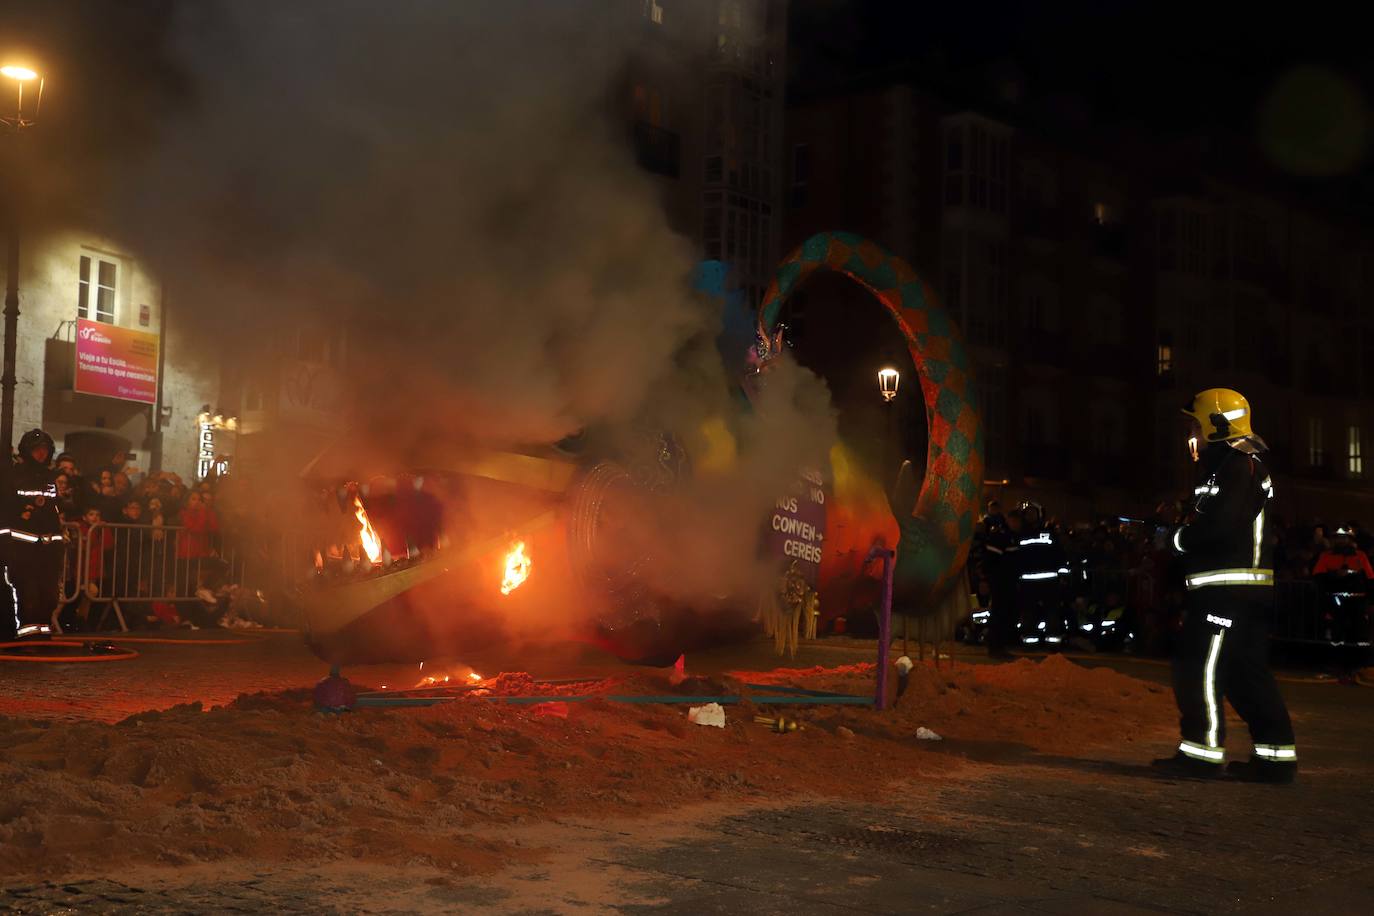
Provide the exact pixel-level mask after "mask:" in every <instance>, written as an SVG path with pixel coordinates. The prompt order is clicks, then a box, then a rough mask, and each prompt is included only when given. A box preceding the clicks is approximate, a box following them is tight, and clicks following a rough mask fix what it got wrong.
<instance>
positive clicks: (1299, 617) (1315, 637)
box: [1270, 579, 1326, 643]
mask: <svg viewBox="0 0 1374 916" xmlns="http://www.w3.org/2000/svg"><path fill="white" fill-rule="evenodd" d="M1273 614H1274V619H1273V624H1272V626H1271V627H1270V634H1271V635H1272V636H1273V638H1274V639H1278V640H1282V641H1284V642H1311V643H1317V642H1325V641H1326V640H1325V633H1324V627H1323V626H1322V596H1321V590H1320V589H1318V588H1317V583H1315V582H1309V581H1306V580H1303V579H1290V580H1280V581H1278V582H1275V583H1274V609H1273Z"/></svg>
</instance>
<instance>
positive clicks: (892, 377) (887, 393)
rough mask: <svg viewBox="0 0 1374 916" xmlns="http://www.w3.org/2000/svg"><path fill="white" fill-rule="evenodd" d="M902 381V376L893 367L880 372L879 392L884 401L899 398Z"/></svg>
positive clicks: (887, 367)
mask: <svg viewBox="0 0 1374 916" xmlns="http://www.w3.org/2000/svg"><path fill="white" fill-rule="evenodd" d="M901 380H902V374H901V373H900V372H898V371H897V370H896V369H893V368H892V367H891V366H886V367H884V368H882V369H879V370H878V391H879V393H880V394H882V396H883V400H884V401H891V400H892V399H893V398H895V397H897V385H898V384H899V383H900V382H901Z"/></svg>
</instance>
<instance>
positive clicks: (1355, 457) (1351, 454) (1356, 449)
mask: <svg viewBox="0 0 1374 916" xmlns="http://www.w3.org/2000/svg"><path fill="white" fill-rule="evenodd" d="M1346 439H1347V442H1348V443H1349V445H1348V446H1347V448H1346V469H1347V470H1349V471H1350V475H1351V476H1352V477H1360V476H1362V475H1363V474H1364V454H1363V453H1362V451H1361V442H1360V428H1359V427H1358V426H1352V427H1350V429H1349V430H1348V435H1347V437H1346Z"/></svg>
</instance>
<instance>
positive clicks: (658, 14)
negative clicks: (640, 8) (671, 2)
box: [644, 0, 663, 25]
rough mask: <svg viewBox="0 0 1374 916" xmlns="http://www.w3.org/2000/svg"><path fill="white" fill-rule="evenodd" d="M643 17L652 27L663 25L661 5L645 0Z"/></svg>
mask: <svg viewBox="0 0 1374 916" xmlns="http://www.w3.org/2000/svg"><path fill="white" fill-rule="evenodd" d="M644 16H645V18H647V19H648V20H649V21H650V22H652V23H653V24H654V25H663V5H662V4H660V3H659V2H658V0H645V2H644Z"/></svg>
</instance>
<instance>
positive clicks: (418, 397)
mask: <svg viewBox="0 0 1374 916" xmlns="http://www.w3.org/2000/svg"><path fill="white" fill-rule="evenodd" d="M637 8H638V4H637V3H635V2H632V0H620V2H617V0H605V2H566V0H464V2H461V3H437V2H425V3H420V2H387V3H385V4H383V3H377V2H360V0H330V2H323V0H319V2H307V0H295V2H291V3H272V4H267V3H243V2H216V3H209V2H198V3H194V4H192V3H186V4H178V5H174V6H172V7H171V8H170V10H171V12H170V15H169V16H168V17H166V18H165V19H164V20H162V21H163V22H164V23H165V25H166V28H165V31H164V32H162V38H163V46H162V47H163V51H164V52H165V54H164V56H165V61H164V64H163V66H164V67H165V72H166V73H170V74H172V75H173V76H172V77H171V78H167V77H165V76H163V77H160V78H158V79H155V80H153V82H155V83H156V85H157V86H158V87H159V90H158V92H157V93H156V94H152V93H150V94H148V95H145V96H143V97H142V98H138V99H135V100H133V101H132V102H131V103H130V107H132V108H135V109H140V110H141V109H142V107H144V106H146V105H149V104H156V105H158V106H160V111H159V114H160V116H159V117H158V118H156V119H152V118H149V117H147V116H146V115H143V116H141V117H140V120H139V124H140V126H141V127H144V128H146V129H147V134H146V140H145V142H143V143H139V144H133V145H131V146H130V147H129V148H127V149H121V150H119V151H117V152H118V156H117V163H116V164H115V165H113V166H111V165H110V164H108V163H104V162H102V163H101V165H100V166H99V167H98V168H93V169H91V170H90V174H91V175H99V176H100V177H101V179H102V182H103V186H102V187H101V188H100V189H99V193H87V192H86V191H85V190H83V191H82V193H80V194H67V195H65V198H66V199H67V200H68V201H69V202H70V201H73V200H77V199H80V200H83V201H87V202H89V201H98V207H97V208H96V209H97V210H98V214H99V215H100V216H101V217H102V218H103V219H104V220H107V221H108V222H109V223H110V225H111V226H112V227H114V228H115V229H116V230H117V231H118V232H119V234H120V235H121V237H123V238H126V239H130V240H131V241H132V243H133V244H134V246H135V248H136V250H137V251H138V253H139V255H140V256H141V257H145V258H148V259H149V260H150V261H151V262H152V263H153V265H154V267H155V268H156V269H157V270H158V271H159V272H160V274H161V275H162V276H163V277H164V278H165V280H166V282H167V285H168V286H167V288H168V297H169V300H170V301H171V302H172V303H173V305H174V307H175V309H176V311H175V312H174V313H173V322H172V325H171V327H172V328H173V331H174V338H173V340H172V343H171V345H172V346H174V347H183V348H202V350H203V352H206V353H207V355H209V354H213V355H215V356H216V357H218V358H219V359H220V360H227V361H229V362H231V363H234V364H236V365H237V366H238V368H239V369H241V371H242V372H243V373H244V374H246V375H249V376H251V375H252V374H253V373H255V372H259V371H266V370H268V369H270V367H271V366H272V364H273V363H274V362H275V361H276V360H278V359H279V358H280V357H281V355H282V350H281V349H280V343H281V341H283V340H285V339H288V338H289V337H290V336H291V335H294V334H295V333H296V331H297V330H298V329H299V328H302V327H305V328H321V329H324V328H329V327H331V326H339V325H341V326H346V327H348V328H349V329H350V332H349V343H348V346H349V349H350V353H349V360H348V362H349V365H350V367H352V368H354V369H356V374H355V375H354V377H353V378H352V379H351V383H352V390H350V391H349V400H350V402H351V403H352V404H353V405H355V415H354V417H353V422H352V424H351V425H352V430H351V433H350V442H349V445H348V447H349V448H354V449H357V450H358V451H359V453H362V452H367V453H372V454H390V455H392V456H397V457H400V456H404V455H406V454H408V453H410V452H411V450H412V449H416V448H418V447H419V446H420V445H421V444H422V443H423V444H424V445H425V447H426V450H427V451H428V452H429V453H430V454H433V452H434V445H435V442H434V440H435V438H436V436H437V437H439V438H441V439H444V440H446V441H452V442H462V441H464V440H472V441H478V442H481V443H482V444H484V445H495V446H507V445H531V444H533V445H538V444H548V443H553V442H556V441H558V440H560V439H561V438H563V437H565V436H567V435H569V434H572V433H575V432H578V431H579V430H582V429H585V428H588V427H592V428H602V429H608V430H610V433H609V435H611V436H615V435H616V434H617V431H624V430H638V429H643V428H645V427H652V428H669V429H673V430H675V431H677V432H678V433H679V434H680V435H681V436H682V437H683V438H684V440H686V441H687V443H688V445H689V447H691V448H692V449H693V450H694V451H700V450H701V449H702V448H703V447H704V441H703V440H702V439H701V437H700V436H699V431H700V430H701V428H702V425H703V423H706V422H708V421H711V420H713V419H714V420H716V421H717V422H718V423H720V422H723V423H724V427H725V428H727V429H729V430H730V432H731V434H732V435H733V437H734V442H733V448H734V452H735V461H734V462H733V464H731V465H730V466H729V468H728V469H725V470H719V469H718V470H717V471H716V472H715V473H711V474H705V475H701V477H700V479H698V480H696V481H695V482H694V483H693V484H692V485H691V487H690V490H689V492H687V493H685V494H683V496H682V498H681V499H679V500H677V501H676V502H675V504H674V505H672V506H669V507H664V508H663V511H664V512H665V513H667V514H668V515H670V516H671V518H667V517H664V518H654V519H646V520H645V524H646V526H648V527H649V528H651V529H653V530H652V532H651V531H647V530H646V532H645V536H646V537H649V536H652V537H655V538H656V539H657V540H658V542H659V544H660V549H659V551H658V552H659V555H660V556H667V557H676V558H679V559H678V560H676V561H674V562H673V563H672V564H671V568H664V569H662V570H659V571H658V572H657V573H655V578H656V579H658V580H659V581H658V582H657V583H656V584H658V585H659V586H660V587H662V588H664V589H668V590H672V591H675V592H676V593H678V594H679V595H680V596H682V597H684V598H691V597H695V596H697V595H699V594H706V593H712V594H714V593H718V592H719V591H720V590H721V588H722V586H723V585H725V586H736V585H741V584H743V583H745V582H756V581H758V575H759V573H760V568H759V567H758V566H757V565H756V562H755V543H756V540H755V539H756V537H757V534H758V531H759V525H760V522H761V521H762V520H763V519H765V518H766V517H767V515H766V513H767V511H768V509H769V507H770V506H771V505H772V502H773V500H774V498H775V496H776V495H777V494H778V491H779V490H780V489H782V488H785V487H786V486H787V484H788V483H789V482H790V481H791V480H792V479H793V478H794V475H795V473H796V470H797V468H798V467H800V466H803V465H809V466H819V465H820V464H821V463H822V461H823V460H824V455H825V453H826V449H827V448H828V446H829V443H830V441H831V440H832V438H833V434H834V431H833V422H832V420H831V417H830V414H829V407H828V397H827V395H826V392H825V390H824V387H823V385H822V384H821V383H820V382H819V381H818V380H817V379H815V378H814V377H812V376H810V375H809V374H806V373H803V372H801V371H800V370H796V369H795V368H790V369H788V370H786V371H783V372H780V373H777V374H776V377H775V381H774V383H773V384H772V385H770V387H769V388H768V389H767V391H766V392H765V394H764V396H763V406H764V407H765V408H766V409H764V410H760V411H758V412H756V413H753V414H750V413H748V412H743V413H742V412H741V411H740V410H739V407H738V403H737V401H736V399H735V398H734V396H733V393H732V390H731V385H732V384H733V381H734V380H732V379H729V378H727V377H726V375H725V373H724V371H723V369H722V367H721V365H720V360H719V359H718V358H717V355H716V354H715V352H714V349H713V344H712V341H713V339H714V336H715V334H716V333H717V331H718V327H719V321H718V319H719V304H718V303H713V302H710V301H706V300H703V299H702V298H701V297H699V296H696V295H694V294H693V293H692V292H690V289H689V284H688V276H689V273H690V271H691V269H692V266H693V264H694V261H695V260H696V258H697V257H698V255H697V253H696V252H695V251H694V250H693V246H692V244H691V243H690V241H689V240H687V239H684V238H682V237H681V236H679V235H677V234H675V233H674V232H673V231H672V229H670V227H669V225H668V223H667V221H666V219H665V216H664V209H663V206H662V202H661V201H660V199H659V191H658V188H657V187H656V186H655V183H654V181H655V180H654V179H652V178H651V177H649V176H647V175H645V174H644V173H643V172H641V171H640V170H639V169H637V167H636V166H635V164H634V162H633V155H632V151H631V149H630V144H629V142H628V137H627V133H626V130H625V123H624V112H623V109H624V105H623V104H622V103H621V100H622V99H626V98H628V93H629V87H628V82H627V81H626V73H627V69H626V68H627V65H628V62H629V61H630V60H631V57H632V55H635V54H639V53H643V52H644V47H645V45H644V43H643V34H642V28H643V24H642V22H638V21H636V19H637V17H636V12H637ZM709 12H710V5H709V4H699V5H698V4H680V5H678V6H677V7H675V8H674V15H676V16H689V15H707V14H709ZM687 31H689V32H690V31H691V27H690V26H689V27H688V29H687ZM662 50H663V51H666V53H662V55H661V59H660V60H658V61H657V66H673V65H674V64H673V63H672V61H677V64H676V65H677V66H683V67H688V68H693V67H697V66H699V65H700V60H699V59H697V58H694V57H693V54H692V53H690V52H686V53H684V49H673V48H666V49H662ZM150 53H151V50H150ZM695 78H696V79H698V80H699V79H700V77H699V76H698V77H695ZM680 103H681V104H684V105H690V104H693V103H692V102H691V101H690V100H680ZM68 153H69V154H70V151H68ZM688 167H690V166H688ZM63 180H66V179H61V180H54V181H52V182H51V186H52V189H57V188H58V187H59V186H61V184H62V181H63ZM54 193H55V191H54ZM93 215H95V214H92V213H87V214H82V216H81V218H83V219H88V218H91V217H92V216H93ZM280 470H281V471H283V472H285V471H287V469H286V468H282V469H280ZM684 570H688V571H695V572H686V573H684Z"/></svg>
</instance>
